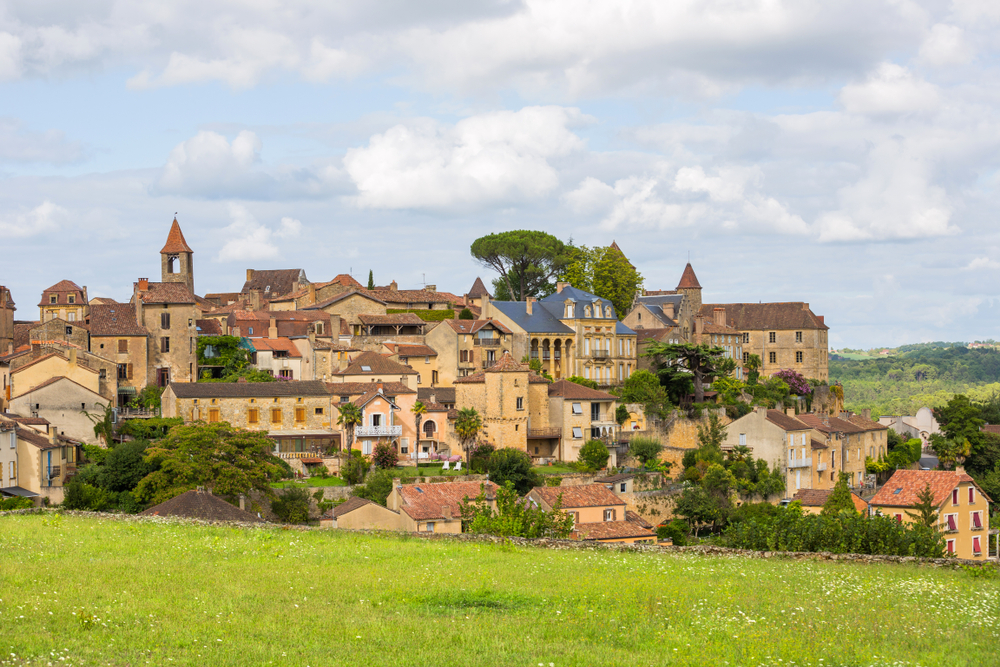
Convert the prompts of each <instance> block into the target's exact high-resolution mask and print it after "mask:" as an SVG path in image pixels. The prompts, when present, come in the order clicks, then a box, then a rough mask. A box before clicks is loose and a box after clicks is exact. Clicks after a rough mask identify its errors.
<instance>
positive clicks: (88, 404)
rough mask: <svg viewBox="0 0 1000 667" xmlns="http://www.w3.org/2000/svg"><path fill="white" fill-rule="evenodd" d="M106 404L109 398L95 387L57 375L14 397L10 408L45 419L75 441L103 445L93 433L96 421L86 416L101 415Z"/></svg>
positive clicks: (18, 412)
mask: <svg viewBox="0 0 1000 667" xmlns="http://www.w3.org/2000/svg"><path fill="white" fill-rule="evenodd" d="M107 404H108V399H107V398H106V397H104V396H101V395H100V394H98V393H97V392H96V391H94V390H93V389H91V388H89V387H85V386H83V385H81V384H79V383H77V382H76V381H74V380H71V379H69V378H67V377H64V376H54V377H51V378H49V379H48V380H45V381H44V382H42V383H41V384H39V385H36V386H34V387H31V388H30V390H29V391H27V392H25V393H23V394H21V395H19V396H15V397H14V398H13V399H12V400H11V402H10V410H11V412H14V413H17V414H19V415H31V416H32V417H37V418H39V419H44V420H46V421H48V422H49V423H50V424H52V426H53V428H57V429H58V430H59V433H60V434H61V435H65V436H67V437H69V438H72V439H74V440H79V441H80V442H87V443H91V444H100V443H98V440H97V437H96V436H95V435H94V422H93V421H92V420H91V419H89V418H88V417H87V415H88V414H89V415H91V416H93V417H95V418H100V416H102V415H103V414H104V408H105V406H107Z"/></svg>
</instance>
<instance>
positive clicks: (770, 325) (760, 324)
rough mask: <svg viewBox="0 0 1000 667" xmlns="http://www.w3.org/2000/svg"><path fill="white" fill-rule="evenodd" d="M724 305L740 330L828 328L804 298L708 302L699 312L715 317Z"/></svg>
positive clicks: (727, 314)
mask: <svg viewBox="0 0 1000 667" xmlns="http://www.w3.org/2000/svg"><path fill="white" fill-rule="evenodd" d="M716 308H725V310H726V322H728V323H729V324H731V325H732V326H734V327H736V328H737V329H739V330H740V331H751V330H764V329H829V327H828V326H826V324H824V323H823V321H822V320H821V319H820V318H819V317H817V316H816V315H814V314H813V312H812V311H811V310H809V304H808V303H803V302H802V301H790V302H784V303H706V304H704V305H703V306H702V307H701V310H700V311H698V315H701V316H702V317H706V318H712V317H713V316H714V313H715V309H716Z"/></svg>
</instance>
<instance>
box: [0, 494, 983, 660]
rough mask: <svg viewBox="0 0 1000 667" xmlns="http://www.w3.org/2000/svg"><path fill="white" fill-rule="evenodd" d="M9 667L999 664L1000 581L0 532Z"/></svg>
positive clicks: (535, 552) (122, 532)
mask: <svg viewBox="0 0 1000 667" xmlns="http://www.w3.org/2000/svg"><path fill="white" fill-rule="evenodd" d="M0 600H2V603H0V629H2V630H0V656H2V657H0V664H3V665H9V664H13V665H48V664H60V665H62V664H68V665H83V664H86V665H145V664H150V665H313V666H317V665H352V666H357V667H363V666H367V665H393V666H395V665H433V666H439V665H490V666H491V667H492V666H497V665H517V666H519V667H535V666H536V665H543V666H544V667H548V666H550V665H554V666H557V667H562V666H564V665H703V666H709V665H711V666H714V665H726V664H728V665H761V664H763V665H814V666H815V665H824V666H830V665H924V666H930V665H995V664H997V661H998V656H997V651H998V649H997V647H998V646H1000V625H998V624H1000V581H998V580H997V579H984V578H973V577H972V576H970V575H969V574H967V573H965V572H961V571H957V572H956V571H953V570H940V569H934V568H930V567H918V566H898V565H882V564H870V565H862V564H852V563H843V562H812V561H785V560H755V559H747V558H742V557H718V556H711V557H709V556H699V555H694V554H684V555H678V554H669V553H616V552H608V551H597V550H594V551H589V550H588V551H576V550H545V549H535V548H523V547H513V546H506V545H492V544H480V543H458V542H455V541H450V540H438V541H432V540H422V539H419V538H414V537H409V536H398V537H397V536H386V537H380V536H369V535H361V534H351V533H345V532H336V531H319V530H314V531H297V530H285V529H281V528H272V527H268V528H264V529H259V530H244V529H237V528H228V527H208V526H195V525H189V524H176V523H153V522H137V521H116V520H111V519H97V518H90V517H78V516H56V515H53V514H49V515H17V516H11V515H0Z"/></svg>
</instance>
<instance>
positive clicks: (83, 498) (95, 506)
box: [62, 479, 118, 512]
mask: <svg viewBox="0 0 1000 667" xmlns="http://www.w3.org/2000/svg"><path fill="white" fill-rule="evenodd" d="M117 500H118V498H117V494H112V493H109V492H108V491H107V490H105V489H102V488H100V487H97V486H91V485H90V484H85V483H84V482H81V481H79V480H77V479H74V480H72V481H71V482H70V483H69V485H68V486H67V487H66V495H65V496H64V497H63V502H62V506H63V507H64V508H65V509H68V510H90V511H93V512H104V511H106V510H109V509H111V508H112V507H114V506H115V505H116V504H117V503H116V501H117Z"/></svg>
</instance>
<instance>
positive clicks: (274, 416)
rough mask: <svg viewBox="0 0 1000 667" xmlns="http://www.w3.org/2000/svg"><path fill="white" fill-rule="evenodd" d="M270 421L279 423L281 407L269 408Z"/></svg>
mask: <svg viewBox="0 0 1000 667" xmlns="http://www.w3.org/2000/svg"><path fill="white" fill-rule="evenodd" d="M271 423H272V424H280V423H281V408H271Z"/></svg>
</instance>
